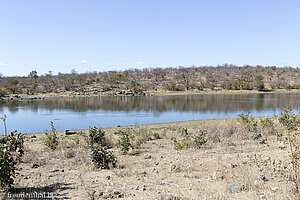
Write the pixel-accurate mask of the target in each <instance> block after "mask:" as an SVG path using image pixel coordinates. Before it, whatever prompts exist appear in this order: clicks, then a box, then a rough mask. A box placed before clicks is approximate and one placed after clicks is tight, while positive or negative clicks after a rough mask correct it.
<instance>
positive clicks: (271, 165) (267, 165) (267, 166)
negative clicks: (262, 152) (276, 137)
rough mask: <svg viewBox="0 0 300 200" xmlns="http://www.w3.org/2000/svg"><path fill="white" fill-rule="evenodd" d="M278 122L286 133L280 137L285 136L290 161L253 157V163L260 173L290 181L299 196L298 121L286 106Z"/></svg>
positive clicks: (299, 151) (299, 150) (290, 108)
mask: <svg viewBox="0 0 300 200" xmlns="http://www.w3.org/2000/svg"><path fill="white" fill-rule="evenodd" d="M279 122H280V124H281V125H283V126H284V127H285V129H286V132H283V134H282V135H283V136H285V140H286V141H287V142H288V145H289V154H290V159H289V160H288V161H287V162H284V161H281V160H278V159H271V158H270V159H267V160H266V159H264V160H263V159H261V158H258V157H257V155H254V161H255V162H256V164H257V165H258V167H259V168H260V170H261V171H266V170H268V171H270V172H271V173H273V174H274V175H278V176H280V177H281V178H283V179H285V180H287V181H292V182H293V183H294V184H295V191H296V193H298V194H299V168H300V149H299V147H300V143H299V135H298V133H297V127H298V124H299V119H298V117H297V115H296V114H294V113H293V111H292V107H291V106H290V105H288V106H286V107H285V108H284V109H283V111H282V112H281V115H280V116H279Z"/></svg>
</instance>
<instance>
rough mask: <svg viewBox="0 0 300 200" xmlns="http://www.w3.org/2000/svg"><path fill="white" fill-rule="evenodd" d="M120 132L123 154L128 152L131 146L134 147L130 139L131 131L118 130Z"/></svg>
mask: <svg viewBox="0 0 300 200" xmlns="http://www.w3.org/2000/svg"><path fill="white" fill-rule="evenodd" d="M118 134H119V137H120V139H119V145H120V146H121V152H122V154H124V155H125V154H127V152H128V151H129V149H130V148H133V146H132V144H131V141H130V138H129V136H130V133H129V132H125V131H122V130H120V131H119V132H118Z"/></svg>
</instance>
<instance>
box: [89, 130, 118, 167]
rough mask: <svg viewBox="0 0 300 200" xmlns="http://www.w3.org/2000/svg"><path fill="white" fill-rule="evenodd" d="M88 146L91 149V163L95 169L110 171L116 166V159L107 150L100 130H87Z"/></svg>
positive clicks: (103, 133) (102, 132)
mask: <svg viewBox="0 0 300 200" xmlns="http://www.w3.org/2000/svg"><path fill="white" fill-rule="evenodd" d="M88 144H89V147H90V149H91V155H90V156H91V161H92V163H93V164H94V165H95V166H96V167H97V168H99V169H110V168H111V167H115V166H116V163H117V158H116V157H115V156H114V155H113V153H112V152H111V151H109V150H108V149H107V148H108V145H107V140H106V138H105V132H104V131H103V130H102V129H100V128H97V127H92V128H90V129H89V136H88Z"/></svg>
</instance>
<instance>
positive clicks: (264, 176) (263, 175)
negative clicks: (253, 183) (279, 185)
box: [258, 174, 268, 182]
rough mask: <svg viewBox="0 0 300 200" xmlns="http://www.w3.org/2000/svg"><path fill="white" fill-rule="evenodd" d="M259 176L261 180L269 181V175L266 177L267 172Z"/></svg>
mask: <svg viewBox="0 0 300 200" xmlns="http://www.w3.org/2000/svg"><path fill="white" fill-rule="evenodd" d="M258 178H259V179H260V180H262V181H264V182H266V181H268V179H267V177H266V175H265V174H261V175H259V176H258Z"/></svg>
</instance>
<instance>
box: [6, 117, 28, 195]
mask: <svg viewBox="0 0 300 200" xmlns="http://www.w3.org/2000/svg"><path fill="white" fill-rule="evenodd" d="M3 122H4V121H3ZM4 124H5V122H4ZM23 144H24V137H23V135H22V134H21V133H17V131H14V132H11V133H10V135H5V136H3V137H1V138H0V187H1V188H2V189H4V190H7V189H9V188H11V187H12V185H13V182H14V180H13V177H14V175H15V170H16V164H17V163H18V162H19V161H20V158H21V157H22V156H23V154H24V150H23Z"/></svg>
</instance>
